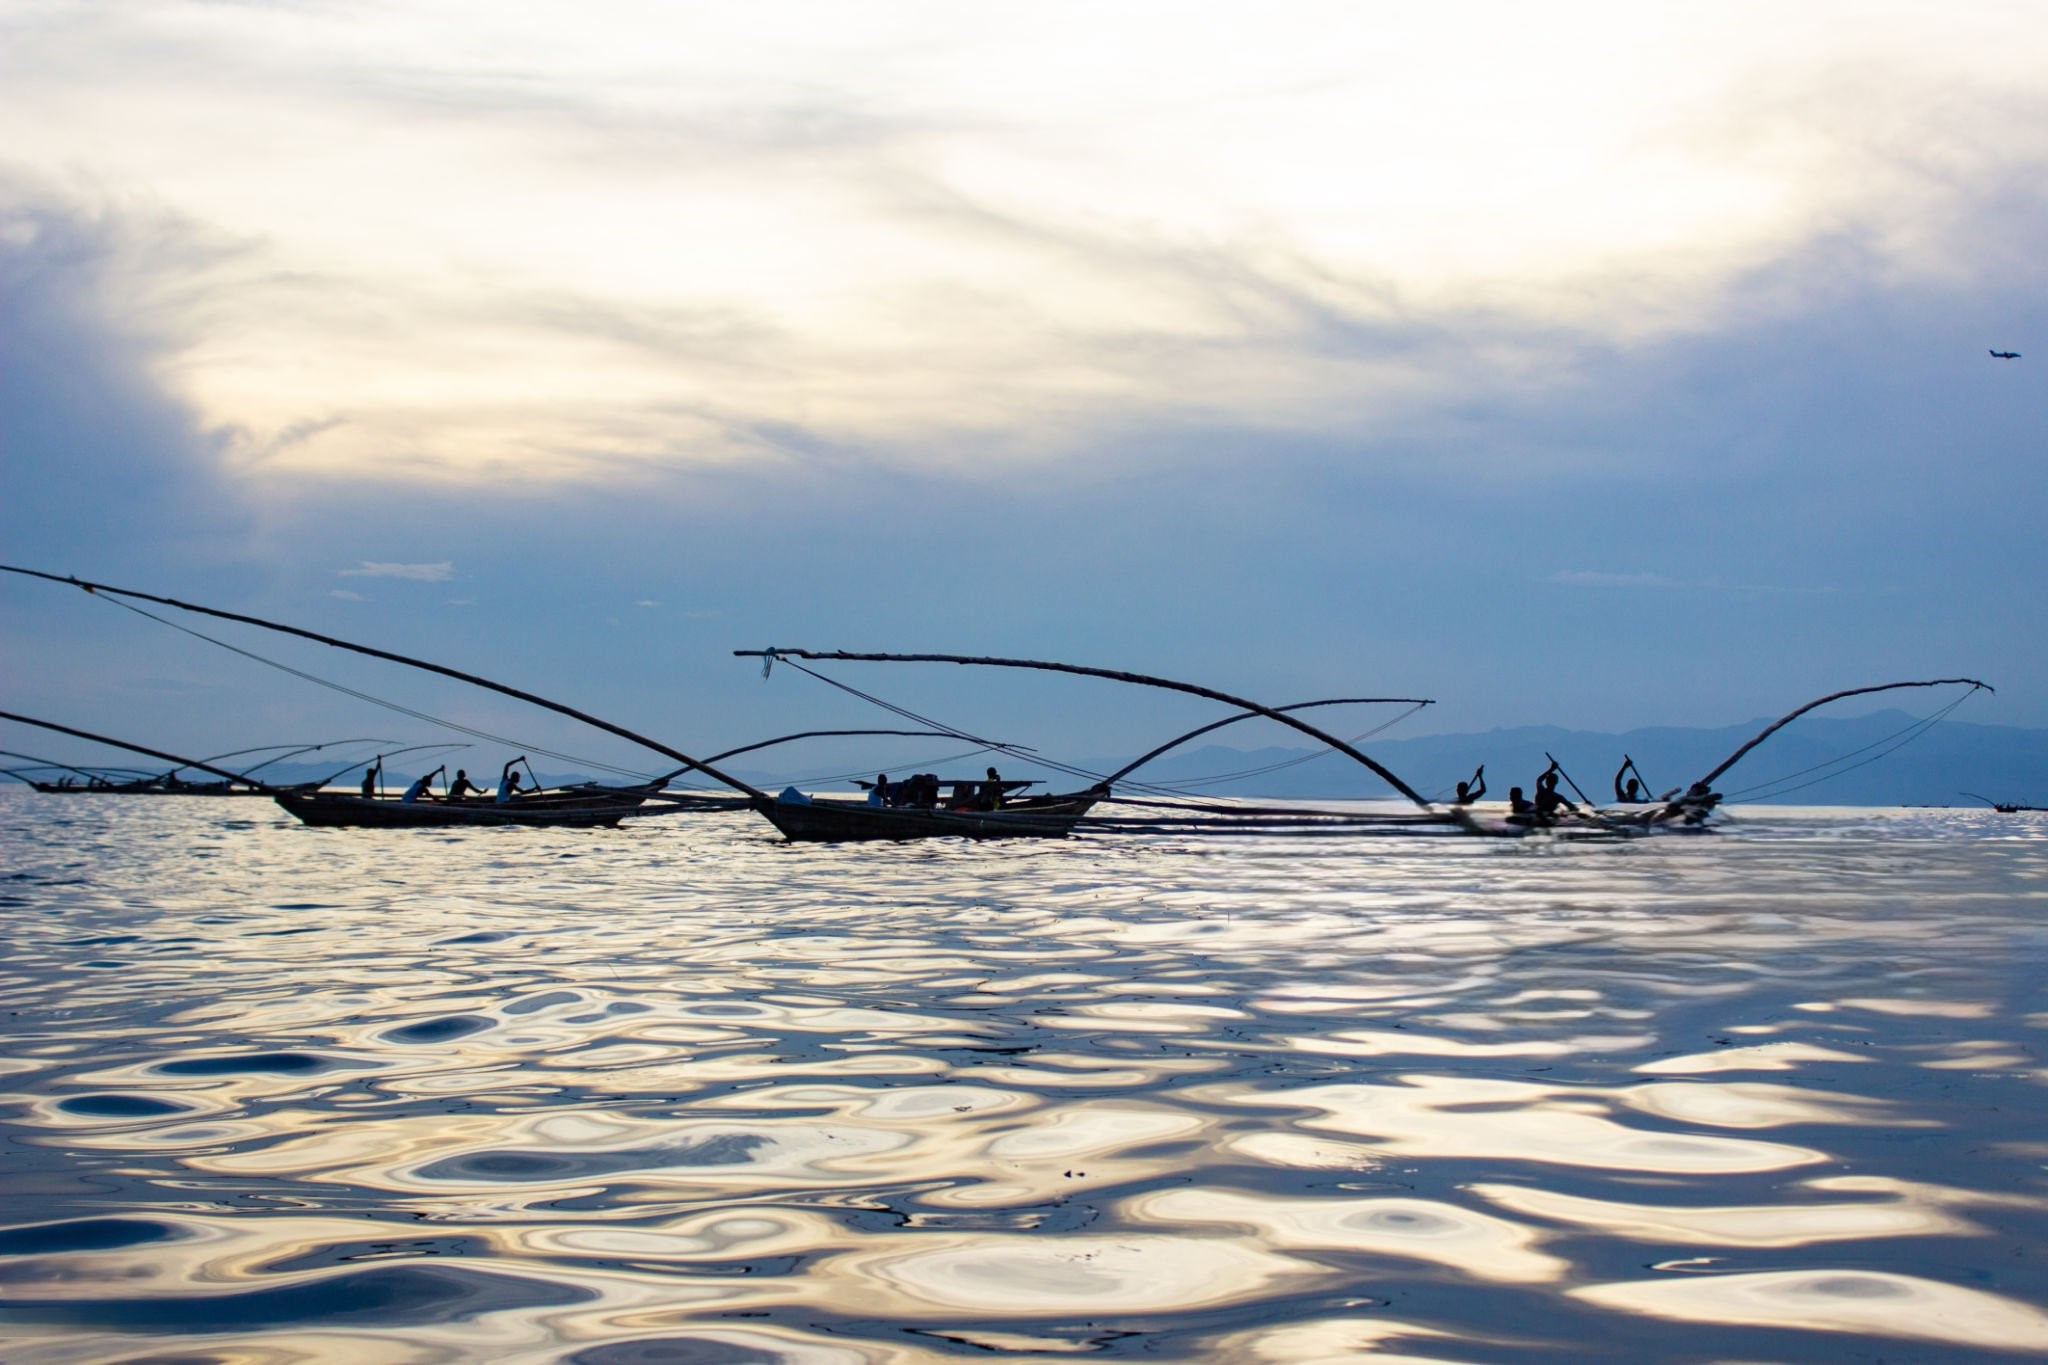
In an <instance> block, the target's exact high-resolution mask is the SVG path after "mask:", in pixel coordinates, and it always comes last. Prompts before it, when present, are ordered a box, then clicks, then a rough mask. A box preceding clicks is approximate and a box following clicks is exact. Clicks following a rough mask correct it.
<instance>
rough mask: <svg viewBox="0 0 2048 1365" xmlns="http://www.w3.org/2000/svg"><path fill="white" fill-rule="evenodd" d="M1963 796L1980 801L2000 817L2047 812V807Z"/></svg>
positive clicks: (1967, 794)
mask: <svg viewBox="0 0 2048 1365" xmlns="http://www.w3.org/2000/svg"><path fill="white" fill-rule="evenodd" d="M1963 795H1964V796H1967V797H1969V798H1970V799H1971V800H1973V801H1982V802H1983V803H1984V804H1985V805H1987V806H1989V807H1991V809H1993V810H1995V811H1997V812H1998V813H1999V814H2000V815H2017V814H2019V813H2020V812H2021V811H2028V810H2038V811H2048V806H2022V805H2019V804H2017V803H2016V802H2012V801H1993V800H1992V799H1991V798H1990V797H1988V796H1979V795H1977V793H1975V792H1964V793H1963Z"/></svg>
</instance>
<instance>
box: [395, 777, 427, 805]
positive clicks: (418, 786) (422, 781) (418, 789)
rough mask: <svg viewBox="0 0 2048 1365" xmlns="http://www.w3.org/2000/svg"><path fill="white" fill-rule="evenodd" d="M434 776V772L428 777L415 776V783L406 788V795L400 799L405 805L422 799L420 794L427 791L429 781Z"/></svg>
mask: <svg viewBox="0 0 2048 1365" xmlns="http://www.w3.org/2000/svg"><path fill="white" fill-rule="evenodd" d="M432 777H433V774H431V773H429V774H428V775H427V776H426V777H416V778H414V779H413V784H412V785H411V786H410V787H407V788H406V789H405V795H404V796H401V797H399V798H398V799H399V800H400V801H401V802H403V803H404V804H405V805H408V806H410V805H412V804H413V803H414V802H416V801H418V800H419V799H420V795H421V794H422V793H423V792H425V791H426V789H427V783H428V781H429V780H430V779H431V778H432Z"/></svg>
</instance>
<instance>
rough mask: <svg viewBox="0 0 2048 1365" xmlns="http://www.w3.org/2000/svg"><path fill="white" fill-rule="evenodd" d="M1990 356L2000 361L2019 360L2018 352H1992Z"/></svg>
mask: <svg viewBox="0 0 2048 1365" xmlns="http://www.w3.org/2000/svg"><path fill="white" fill-rule="evenodd" d="M1991 354H1992V355H1994V356H1996V357H1997V358H1998V359H2000V360H2018V359H2019V358H2020V353H2019V352H2018V351H1993V352H1992V353H1991Z"/></svg>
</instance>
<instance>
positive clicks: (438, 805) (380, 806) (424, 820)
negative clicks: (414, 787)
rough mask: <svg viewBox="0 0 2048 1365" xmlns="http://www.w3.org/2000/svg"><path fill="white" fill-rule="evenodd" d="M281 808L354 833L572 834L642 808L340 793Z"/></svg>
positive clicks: (287, 799)
mask: <svg viewBox="0 0 2048 1365" xmlns="http://www.w3.org/2000/svg"><path fill="white" fill-rule="evenodd" d="M277 804H278V805H280V806H282V807H284V808H285V809H286V810H287V811H289V812H291V813H292V814H293V815H294V816H296V817H298V819H299V820H300V821H301V822H303V823H305V824H308V825H318V826H321V827H324V828H338V827H345V828H350V829H447V828H449V827H451V826H453V827H459V826H466V825H544V826H554V827H560V828H568V829H587V828H591V827H593V826H600V825H604V826H610V825H616V824H618V823H619V821H620V820H623V819H624V818H625V817H626V816H628V815H630V814H631V813H632V812H633V809H634V807H636V806H638V805H639V804H640V801H639V800H638V799H634V798H631V797H599V798H596V799H591V798H584V799H581V800H552V801H551V800H549V799H548V798H546V797H541V798H537V799H534V800H532V801H530V802H529V801H521V800H514V801H508V802H506V803H505V804H503V805H497V804H495V803H492V802H488V801H478V802H469V801H414V802H410V803H408V802H405V801H399V800H395V799H393V798H390V797H368V796H352V795H346V794H343V793H340V792H279V793H278V794H277Z"/></svg>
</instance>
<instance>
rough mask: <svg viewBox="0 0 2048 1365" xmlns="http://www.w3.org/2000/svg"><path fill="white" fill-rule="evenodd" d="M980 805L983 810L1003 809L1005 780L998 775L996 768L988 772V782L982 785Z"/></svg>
mask: <svg viewBox="0 0 2048 1365" xmlns="http://www.w3.org/2000/svg"><path fill="white" fill-rule="evenodd" d="M980 805H981V808H982V809H983V810H1001V809H1002V808H1003V779H1002V778H1000V777H998V776H997V775H996V770H995V769H994V768H990V769H989V770H988V781H986V782H984V783H982V784H981V802H980Z"/></svg>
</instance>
